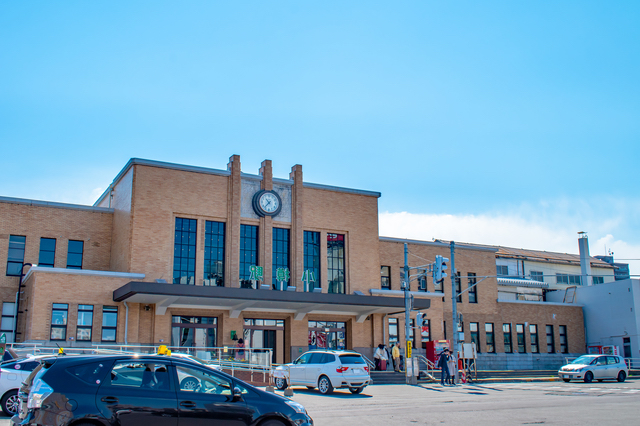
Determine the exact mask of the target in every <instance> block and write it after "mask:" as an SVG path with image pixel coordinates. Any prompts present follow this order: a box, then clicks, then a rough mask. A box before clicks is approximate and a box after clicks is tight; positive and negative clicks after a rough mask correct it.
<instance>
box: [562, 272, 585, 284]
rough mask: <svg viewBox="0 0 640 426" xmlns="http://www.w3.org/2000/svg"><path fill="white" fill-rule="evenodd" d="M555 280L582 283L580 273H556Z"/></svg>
mask: <svg viewBox="0 0 640 426" xmlns="http://www.w3.org/2000/svg"><path fill="white" fill-rule="evenodd" d="M556 282H557V283H558V284H568V285H582V277H581V276H580V275H568V274H556Z"/></svg>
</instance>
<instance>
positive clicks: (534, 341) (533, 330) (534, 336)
mask: <svg viewBox="0 0 640 426" xmlns="http://www.w3.org/2000/svg"><path fill="white" fill-rule="evenodd" d="M529 335H530V336H531V353H533V354H537V353H538V352H540V350H539V349H538V326H537V325H535V324H530V325H529Z"/></svg>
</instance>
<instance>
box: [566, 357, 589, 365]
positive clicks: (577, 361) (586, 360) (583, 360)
mask: <svg viewBox="0 0 640 426" xmlns="http://www.w3.org/2000/svg"><path fill="white" fill-rule="evenodd" d="M593 359H594V358H593V357H592V356H586V355H583V356H580V357H578V358H576V359H574V360H573V361H571V362H570V363H569V364H589V363H590V362H591V361H593Z"/></svg>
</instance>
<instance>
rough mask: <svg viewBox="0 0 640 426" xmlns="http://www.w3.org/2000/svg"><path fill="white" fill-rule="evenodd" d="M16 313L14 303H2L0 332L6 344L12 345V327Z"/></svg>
mask: <svg viewBox="0 0 640 426" xmlns="http://www.w3.org/2000/svg"><path fill="white" fill-rule="evenodd" d="M15 313H16V304H15V302H4V303H2V322H1V324H0V332H2V333H4V334H5V336H7V343H13V342H14V339H13V325H14V317H15Z"/></svg>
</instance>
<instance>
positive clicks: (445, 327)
mask: <svg viewBox="0 0 640 426" xmlns="http://www.w3.org/2000/svg"><path fill="white" fill-rule="evenodd" d="M442 334H443V338H444V340H447V322H446V321H442Z"/></svg>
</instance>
